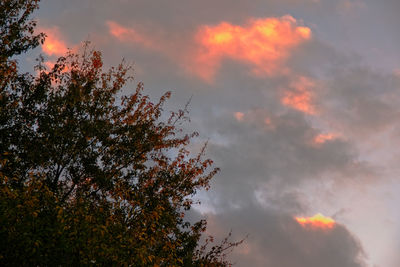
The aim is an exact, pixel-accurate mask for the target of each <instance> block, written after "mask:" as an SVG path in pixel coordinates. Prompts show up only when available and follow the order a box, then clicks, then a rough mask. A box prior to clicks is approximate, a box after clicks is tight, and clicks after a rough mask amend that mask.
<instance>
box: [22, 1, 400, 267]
mask: <svg viewBox="0 0 400 267" xmlns="http://www.w3.org/2000/svg"><path fill="white" fill-rule="evenodd" d="M399 11H400V2H399V1H396V0H381V1H373V0H212V1H211V0H203V1H191V0H169V1H162V0H158V1H156V0H153V1H149V0H79V1H78V0H70V1H62V0H42V1H41V5H40V9H39V10H38V12H36V13H35V16H36V19H37V20H38V31H43V32H45V33H46V34H47V39H46V42H45V44H44V45H43V46H41V47H40V48H37V49H35V50H34V51H33V53H31V54H29V55H28V57H27V58H26V59H25V60H26V61H27V62H28V63H29V62H31V63H32V62H34V59H35V57H36V56H37V54H39V53H42V54H43V55H45V57H46V62H47V64H48V66H51V64H53V62H55V60H56V59H57V57H58V56H61V55H63V54H64V53H65V52H66V51H67V50H68V49H72V50H74V49H77V48H78V47H80V46H81V45H82V42H83V41H85V40H89V41H91V43H92V45H93V46H94V47H95V48H96V49H99V50H101V51H102V54H103V56H104V59H105V63H106V64H107V65H108V66H111V65H116V64H118V63H119V62H120V61H121V60H122V58H124V59H125V61H126V62H128V63H130V64H132V65H133V68H134V76H135V79H136V81H137V82H139V81H141V82H143V83H144V87H145V93H147V94H149V95H150V96H151V98H152V99H157V98H159V97H160V96H161V95H163V93H165V92H166V91H171V92H172V98H171V99H170V101H169V102H168V104H167V106H166V107H165V109H166V110H177V109H179V108H183V107H184V106H185V104H186V102H187V101H188V100H189V99H191V102H190V106H189V110H190V118H191V122H190V123H188V124H186V125H185V129H186V130H187V131H193V130H195V131H198V132H199V134H200V135H199V138H197V139H195V140H193V143H192V144H191V149H192V151H194V153H195V152H196V151H198V150H199V149H200V147H201V145H202V144H203V143H204V142H205V141H207V140H208V147H207V156H208V157H210V158H211V159H213V160H214V162H215V166H217V167H219V168H221V171H220V173H218V174H217V175H216V176H215V177H214V178H213V180H212V182H211V189H210V190H208V191H201V192H199V193H198V194H197V195H196V196H195V199H198V200H200V201H201V205H196V206H195V207H194V208H193V210H192V211H191V213H190V214H189V215H188V216H189V217H190V218H192V219H196V218H206V219H207V221H208V229H207V234H211V235H214V236H215V237H217V239H218V238H223V237H225V236H226V235H227V234H228V233H229V231H231V230H232V236H233V240H240V239H242V238H244V237H246V236H247V237H246V239H245V241H244V243H243V244H242V245H241V246H239V247H238V248H236V249H235V250H234V251H233V252H232V253H231V254H230V255H229V259H230V260H231V261H232V262H234V263H235V264H236V265H235V266H267V267H277V266H279V267H293V266H294V267H321V266H324V267H325V266H326V267H365V266H368V267H398V266H400V254H399V253H398V251H400V227H399V225H400V209H398V205H397V204H398V203H400V194H399V193H400V179H399V173H400V168H399V166H400V164H399V163H400V152H399V151H398V147H399V145H400V120H398V118H399V115H400V105H399V103H400V53H398V43H399V42H400V33H399V31H398V28H399V27H400V17H399V16H398V12H399ZM134 89H135V87H134V86H133V87H132V88H127V89H126V90H127V92H129V90H132V92H133V91H134Z"/></svg>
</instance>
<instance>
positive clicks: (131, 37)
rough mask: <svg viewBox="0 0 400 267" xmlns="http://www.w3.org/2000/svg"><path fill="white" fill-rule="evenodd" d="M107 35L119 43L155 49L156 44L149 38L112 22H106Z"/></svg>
mask: <svg viewBox="0 0 400 267" xmlns="http://www.w3.org/2000/svg"><path fill="white" fill-rule="evenodd" d="M107 26H108V30H109V33H110V34H111V35H112V36H114V37H116V38H117V39H118V40H119V41H120V42H125V43H132V44H139V45H142V46H144V47H146V48H150V49H157V48H158V46H157V45H156V42H155V41H154V40H152V38H150V37H149V36H147V35H145V34H142V33H139V32H138V31H137V30H135V29H133V28H128V27H124V26H122V25H120V24H118V23H116V22H114V21H107Z"/></svg>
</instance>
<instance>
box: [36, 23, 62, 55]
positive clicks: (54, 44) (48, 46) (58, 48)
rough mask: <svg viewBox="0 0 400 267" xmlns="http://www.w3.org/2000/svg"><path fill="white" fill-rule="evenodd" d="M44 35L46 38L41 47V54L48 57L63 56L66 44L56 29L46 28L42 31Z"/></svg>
mask: <svg viewBox="0 0 400 267" xmlns="http://www.w3.org/2000/svg"><path fill="white" fill-rule="evenodd" d="M42 31H43V32H45V33H46V35H47V37H46V40H45V42H44V44H43V46H42V50H43V52H44V53H45V54H46V55H48V56H53V55H54V56H63V55H65V53H66V52H67V51H68V48H67V44H66V42H65V41H64V40H63V37H62V35H61V33H60V31H59V29H58V28H56V27H53V28H46V29H42Z"/></svg>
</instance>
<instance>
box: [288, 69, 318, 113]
mask: <svg viewBox="0 0 400 267" xmlns="http://www.w3.org/2000/svg"><path fill="white" fill-rule="evenodd" d="M314 86H315V83H314V81H312V80H311V79H310V78H307V77H305V76H299V77H298V78H296V79H295V80H294V81H293V82H292V83H291V84H290V86H289V87H290V89H288V90H285V92H284V95H283V97H282V98H281V103H282V104H283V105H285V106H288V107H291V108H293V109H296V110H298V111H301V112H303V113H306V114H309V115H315V114H316V108H315V106H314V104H313V101H314V97H315V96H314V93H313V91H312V88H313V87H314Z"/></svg>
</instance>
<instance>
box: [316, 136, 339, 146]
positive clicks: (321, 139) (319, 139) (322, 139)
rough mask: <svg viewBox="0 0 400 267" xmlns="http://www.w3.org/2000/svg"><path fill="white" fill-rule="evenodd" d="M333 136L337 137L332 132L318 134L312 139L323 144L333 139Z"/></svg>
mask: <svg viewBox="0 0 400 267" xmlns="http://www.w3.org/2000/svg"><path fill="white" fill-rule="evenodd" d="M335 138H337V135H336V134H333V133H327V134H319V135H317V136H316V137H315V138H314V140H313V141H314V143H315V144H324V143H325V142H327V141H330V140H334V139H335Z"/></svg>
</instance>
